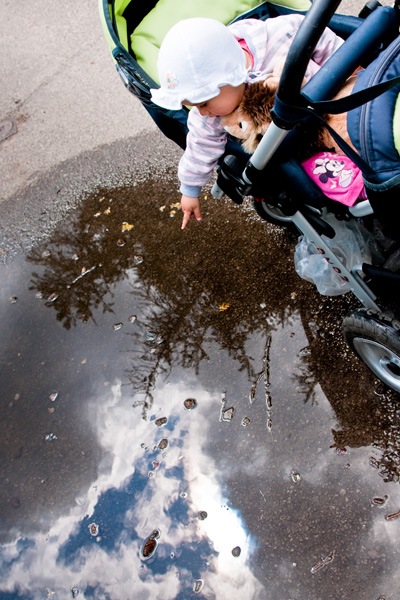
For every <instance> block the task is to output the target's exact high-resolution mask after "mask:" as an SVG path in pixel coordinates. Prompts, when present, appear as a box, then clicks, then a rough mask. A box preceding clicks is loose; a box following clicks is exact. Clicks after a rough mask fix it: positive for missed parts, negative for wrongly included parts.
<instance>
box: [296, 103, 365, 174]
mask: <svg viewBox="0 0 400 600" xmlns="http://www.w3.org/2000/svg"><path fill="white" fill-rule="evenodd" d="M306 110H307V112H308V113H310V114H311V115H312V116H313V117H314V118H316V119H318V120H319V121H321V122H322V124H323V125H324V127H326V129H327V130H328V131H329V133H330V134H331V136H332V137H333V139H334V140H335V142H336V143H337V145H338V146H339V148H341V149H342V150H343V152H344V153H345V154H346V155H347V156H348V157H349V158H350V160H352V161H353V163H354V164H355V165H357V167H358V168H359V169H360V170H361V171H362V173H363V175H365V176H366V177H368V176H373V175H374V171H373V169H371V167H370V166H369V164H368V163H366V162H365V160H364V159H363V158H361V156H360V155H359V154H357V152H356V151H355V150H353V148H352V147H351V146H350V145H349V144H348V143H347V142H346V141H345V140H344V139H343V138H342V137H341V136H340V135H339V134H338V133H337V132H336V131H335V130H334V129H333V128H332V127H331V126H330V125H329V124H328V123H327V122H326V121H324V119H323V118H322V117H321V116H320V115H319V114H318V113H317V112H314V111H313V110H311V109H306Z"/></svg>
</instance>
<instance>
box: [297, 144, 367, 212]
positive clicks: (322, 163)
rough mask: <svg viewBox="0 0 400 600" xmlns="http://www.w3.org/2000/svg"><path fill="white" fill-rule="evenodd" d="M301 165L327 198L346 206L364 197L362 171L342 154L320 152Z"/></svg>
mask: <svg viewBox="0 0 400 600" xmlns="http://www.w3.org/2000/svg"><path fill="white" fill-rule="evenodd" d="M302 167H303V169H304V170H305V172H306V173H307V175H308V176H309V177H311V179H312V180H313V181H314V182H315V183H316V184H317V186H318V187H319V188H321V190H322V191H323V192H324V194H325V196H327V197H328V198H331V199H332V200H336V201H337V202H341V203H342V204H346V206H353V204H355V203H356V202H357V200H358V199H359V198H361V199H363V200H365V199H366V195H365V188H364V182H363V178H362V173H361V171H360V169H359V168H358V167H357V166H356V165H355V164H354V163H353V162H352V161H351V160H350V159H349V158H348V157H347V156H345V155H344V154H334V153H333V152H320V153H318V154H316V155H315V156H313V157H311V158H309V159H308V160H306V161H305V162H304V163H303V164H302Z"/></svg>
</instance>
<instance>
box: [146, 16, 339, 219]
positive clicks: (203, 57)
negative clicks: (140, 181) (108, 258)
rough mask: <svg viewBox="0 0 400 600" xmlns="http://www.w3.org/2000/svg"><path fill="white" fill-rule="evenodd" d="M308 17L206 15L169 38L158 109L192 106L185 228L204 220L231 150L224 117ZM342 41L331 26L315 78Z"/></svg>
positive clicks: (184, 173)
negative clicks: (206, 193) (205, 193)
mask: <svg viewBox="0 0 400 600" xmlns="http://www.w3.org/2000/svg"><path fill="white" fill-rule="evenodd" d="M302 20H303V16H302V15H299V14H290V15H284V16H280V17H275V18H271V19H266V20H265V21H262V20H259V19H243V20H241V21H237V22H235V23H232V24H231V25H228V26H226V25H223V24H222V23H220V22H219V21H216V20H214V19H207V18H200V17H199V18H192V19H185V20H183V21H179V22H178V23H177V24H176V25H174V26H173V27H172V28H171V29H170V30H169V32H168V33H167V35H166V36H165V38H164V40H163V42H162V44H161V48H160V52H159V56H158V61H157V69H158V75H159V80H160V88H159V89H153V90H151V92H152V100H153V102H154V103H155V104H157V105H158V106H161V107H163V108H166V109H170V110H179V109H181V108H182V105H185V106H191V107H192V109H191V110H190V111H189V116H188V121H187V125H188V129H189V133H188V135H187V140H186V144H187V145H186V150H185V152H184V154H183V156H182V158H181V160H180V162H179V168H178V177H179V180H180V184H181V185H180V191H181V193H182V198H181V206H182V211H183V221H182V229H185V227H186V225H187V223H188V222H189V219H190V217H191V216H192V215H194V216H195V218H196V219H197V220H198V221H200V220H201V212H200V202H199V194H200V191H201V188H202V186H203V185H205V184H206V183H207V182H208V181H209V179H210V177H211V175H212V172H213V169H214V167H215V165H216V164H217V162H218V159H219V158H220V157H221V156H222V154H223V153H224V150H225V145H226V139H227V132H226V131H225V130H224V128H223V126H222V125H221V117H224V116H226V115H228V114H230V113H231V112H232V111H234V110H235V108H236V107H237V106H238V105H239V104H240V101H241V99H242V96H243V93H244V90H245V87H246V85H247V84H251V83H252V82H255V81H261V80H265V79H266V78H267V77H269V76H270V75H272V74H273V71H274V67H276V66H277V65H278V64H279V63H282V61H283V60H284V59H285V57H286V55H287V53H288V50H289V47H290V44H291V43H292V41H293V38H294V36H295V35H296V32H297V30H298V28H299V27H300V24H301V22H302ZM342 43H343V40H342V39H341V38H339V37H338V36H336V35H335V34H334V33H333V32H332V31H331V30H330V29H325V31H324V33H323V34H322V36H321V38H320V40H319V42H318V44H317V46H316V48H315V50H314V53H313V56H312V59H311V60H310V62H309V64H308V67H307V71H306V74H305V76H306V78H307V79H309V78H310V77H312V76H313V75H314V74H315V73H316V72H317V71H318V69H319V68H320V67H321V66H322V65H323V64H324V63H325V62H326V61H327V60H328V58H329V57H330V56H331V55H332V54H333V53H334V52H335V51H336V50H337V48H339V46H340V45H341V44H342Z"/></svg>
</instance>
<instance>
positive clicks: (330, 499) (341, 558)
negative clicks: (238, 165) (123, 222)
mask: <svg viewBox="0 0 400 600" xmlns="http://www.w3.org/2000/svg"><path fill="white" fill-rule="evenodd" d="M113 210H114V208H113ZM93 212H94V211H93ZM235 214H236V213H235V212H234V211H232V214H231V215H230V221H231V222H234V219H235ZM132 220H133V219H132ZM252 232H253V233H254V232H257V229H256V226H255V224H253V225H252ZM119 235H120V234H119ZM157 235H159V234H158V233H157ZM260 235H261V239H262V236H263V235H265V232H261V234H260ZM230 237H232V235H230ZM235 242H236V245H237V243H238V242H237V240H235ZM64 243H65V242H64ZM152 243H153V245H155V244H156V240H155V239H154V240H153V241H152ZM213 243H216V241H215V239H214V241H213ZM227 243H228V241H227V240H222V242H221V248H220V249H217V251H216V250H215V249H214V248H213V246H212V245H210V247H209V248H207V249H206V253H210V254H211V255H213V252H215V253H216V255H221V253H222V249H223V248H224V247H225V246H226V244H227ZM254 243H255V244H257V243H260V240H258V239H257V238H255V241H254ZM141 251H143V253H144V255H145V262H144V263H143V265H140V269H138V268H137V267H132V266H131V265H130V264H129V261H128V263H127V264H126V265H124V268H123V269H122V268H121V272H122V273H123V278H122V279H120V280H117V281H111V282H109V281H106V283H107V285H106V286H105V287H104V290H105V289H106V288H107V291H106V292H105V293H104V294H103V295H102V304H99V305H97V306H96V307H95V308H93V309H92V318H90V319H88V320H85V319H83V318H81V317H82V314H81V313H80V312H79V311H78V312H76V313H75V316H76V315H78V318H77V320H76V323H75V325H76V326H73V327H71V328H69V329H67V328H66V327H65V326H64V327H62V325H61V323H65V321H64V322H63V321H62V319H61V322H60V321H58V320H56V319H54V314H55V312H54V311H53V309H52V307H46V306H45V304H44V302H43V300H39V299H37V298H35V290H31V292H30V294H28V295H26V292H25V291H24V292H22V291H21V292H20V291H19V290H20V286H21V281H22V285H23V286H24V288H25V289H26V287H27V286H28V285H29V280H30V269H31V267H29V269H27V267H26V266H24V267H22V271H21V272H18V270H17V269H18V265H20V263H18V262H15V263H14V267H13V268H14V269H15V272H13V271H12V270H11V269H8V270H7V277H5V278H3V282H4V285H3V289H2V291H1V293H0V299H1V302H2V306H3V307H5V309H4V311H3V314H2V317H1V318H0V332H1V334H2V339H3V341H4V344H5V347H6V352H5V353H4V354H3V357H2V363H1V365H2V367H1V368H2V383H3V384H4V385H3V398H4V400H3V402H2V413H1V417H2V422H3V429H2V432H3V433H2V436H1V438H2V441H1V451H2V455H3V457H4V467H3V468H2V472H1V473H0V501H1V502H2V507H3V509H4V510H3V516H2V531H3V543H2V545H1V546H0V560H1V575H0V590H1V591H0V598H4V599H6V598H27V599H31V598H32V599H35V600H36V598H43V597H49V598H67V597H72V595H73V594H72V591H71V588H72V587H73V586H76V588H77V589H79V591H80V597H84V598H96V599H97V598H98V599H103V598H109V599H110V600H120V599H121V598H132V597H134V598H138V599H140V600H141V599H143V600H144V599H147V598H163V599H169V598H170V599H171V600H172V599H178V600H184V599H185V600H186V599H187V598H192V597H196V598H207V599H214V598H217V599H218V600H219V599H222V598H232V599H238V600H239V599H240V600H242V598H246V599H248V600H256V599H257V600H258V599H259V600H264V599H265V600H275V599H276V598H293V599H300V598H301V599H303V598H305V597H307V598H308V599H310V600H317V599H320V598H322V597H323V598H324V599H329V598H335V599H337V598H339V597H341V598H345V597H351V599H352V600H365V598H366V595H365V590H368V594H369V595H370V596H371V598H372V599H375V598H378V597H380V596H382V595H384V594H386V595H387V597H390V596H389V591H388V590H396V589H399V577H398V575H397V562H398V558H399V557H398V550H397V538H398V534H399V527H400V519H399V520H398V521H396V520H392V521H387V520H385V515H387V514H390V513H394V512H396V511H397V510H399V509H400V493H399V491H398V485H397V484H396V483H395V482H392V483H384V481H383V480H382V478H379V477H378V473H377V470H376V469H375V468H373V467H372V466H371V465H370V464H369V460H370V456H374V455H375V456H376V457H377V458H379V457H380V456H381V455H382V452H383V451H384V450H385V447H384V445H383V444H382V443H377V442H376V443H375V447H371V446H369V444H371V443H372V442H375V441H376V440H379V441H381V440H382V439H386V438H383V437H382V435H383V434H382V432H383V431H386V430H388V431H389V430H390V431H391V432H392V434H393V437H392V438H390V439H392V440H393V447H392V448H389V449H390V450H392V451H393V452H395V451H396V448H397V446H396V445H395V442H396V437H395V433H396V431H397V429H396V427H397V426H396V420H395V417H396V412H395V411H393V410H392V413H391V420H390V419H389V420H388V421H387V422H385V421H384V420H383V421H382V422H381V419H380V417H379V418H378V417H376V416H375V406H376V410H377V411H379V410H382V406H384V405H381V404H378V400H377V399H376V397H374V394H373V389H372V390H368V385H369V386H370V385H371V384H370V383H368V382H370V381H371V380H368V376H367V375H365V374H364V373H365V372H363V371H362V375H363V377H365V385H364V386H362V385H360V384H358V383H357V380H356V376H357V375H356V374H357V371H356V370H353V366H352V363H351V360H352V359H348V358H347V357H346V356H341V355H340V353H338V354H334V355H331V356H329V355H328V356H326V352H327V349H328V352H329V351H331V346H329V345H326V344H324V339H325V337H324V336H326V337H328V336H329V334H330V331H331V329H332V326H331V324H329V322H327V320H326V319H324V315H322V319H321V320H322V321H323V323H322V325H326V330H325V331H324V332H323V333H324V336H323V335H322V334H320V330H318V329H317V326H316V325H315V314H317V313H318V311H320V310H322V309H321V308H320V305H319V301H317V302H315V300H314V299H313V298H312V296H311V295H310V296H309V297H308V296H306V299H305V305H306V307H304V306H301V305H300V304H297V303H296V301H295V300H294V298H296V297H298V295H299V294H300V292H301V288H297V287H296V285H299V284H298V283H296V282H297V280H292V279H291V276H290V275H288V282H289V283H286V287H285V286H284V285H283V284H282V286H283V288H282V289H279V290H278V292H277V295H276V297H275V296H273V295H272V292H270V288H269V287H268V286H269V285H270V287H271V288H272V284H268V283H266V289H267V290H268V293H269V296H268V301H269V304H268V302H267V306H265V304H264V303H262V302H261V300H262V298H263V294H264V292H263V291H261V292H260V297H258V296H257V289H258V287H259V283H257V286H255V287H254V288H253V289H252V290H251V294H250V293H249V297H248V298H247V297H246V294H243V296H241V297H240V298H241V300H240V301H241V302H243V306H242V305H240V302H239V299H238V298H235V297H234V293H235V291H236V290H235V283H233V284H232V288H231V289H230V288H228V287H227V286H226V285H225V287H224V288H223V289H221V290H219V289H214V288H213V287H212V286H213V285H214V278H213V277H211V278H210V281H205V279H204V278H205V275H204V276H203V277H202V278H200V277H199V280H200V283H199V285H200V286H203V288H202V289H201V295H200V296H196V302H194V301H192V296H190V294H191V293H192V291H193V289H194V288H195V286H196V282H195V281H194V282H193V284H190V285H188V284H187V280H186V279H185V277H183V279H182V280H181V281H180V280H179V277H178V276H177V275H176V271H174V269H173V265H172V264H171V261H172V259H171V257H170V258H169V261H170V262H169V263H168V264H169V273H168V277H169V278H170V279H171V281H172V291H170V290H166V289H165V288H163V286H164V280H163V277H164V276H165V273H164V272H162V271H161V272H160V273H158V272H157V271H156V269H157V268H158V265H157V264H155V265H154V266H153V267H152V268H149V271H148V272H146V271H144V270H143V269H146V268H147V267H146V264H148V262H149V260H147V259H148V258H149V256H148V253H146V248H145V247H144V248H141ZM165 252H167V248H166V249H165ZM268 252H269V254H268V257H270V256H271V253H272V252H273V248H272V249H271V248H268ZM160 254H161V253H160V252H158V256H160ZM230 254H231V253H230V252H227V256H228V255H230ZM177 260H178V262H179V261H180V258H179V257H178V259H177ZM204 260H205V259H204V257H201V256H200V257H199V258H198V261H199V262H198V264H201V261H204ZM252 261H253V263H256V260H255V258H252ZM271 261H272V259H271ZM225 262H226V261H225ZM87 264H88V265H91V264H94V262H93V261H92V262H90V261H89V259H88V262H87ZM16 265H17V266H16ZM272 265H273V262H271V263H270V266H269V270H270V271H271V277H272V278H274V272H273V271H274V267H273V266H272ZM210 267H211V265H210ZM230 268H232V267H230ZM233 268H235V267H233ZM254 268H255V269H256V267H254ZM40 269H42V270H40ZM221 269H222V266H221V268H220V270H221ZM35 270H36V271H37V273H38V276H39V278H40V277H41V275H42V273H43V267H40V265H35ZM53 271H54V274H55V275H54V280H53V281H52V286H53V287H54V285H55V284H56V282H57V281H60V280H61V279H62V277H63V273H62V272H59V273H58V272H57V269H56V267H55V266H54V267H53ZM77 272H79V269H76V267H75V266H73V268H71V270H70V271H69V272H68V278H66V279H67V280H68V281H72V280H73V277H75V276H76V273H77ZM249 272H250V279H249V281H250V282H251V280H252V279H257V282H259V281H261V276H260V273H261V274H262V273H263V271H262V270H261V271H257V270H256V272H255V274H253V273H252V272H251V271H250V269H249V268H247V273H249ZM220 276H221V279H222V280H223V281H224V274H223V273H220ZM89 277H90V275H88V276H87V279H86V280H85V279H84V278H83V279H82V280H81V281H80V282H79V283H80V284H82V287H77V294H78V293H79V292H80V291H82V290H86V292H85V293H89V292H90V288H89V287H87V288H84V285H89ZM48 279H49V277H47V278H46V280H45V281H44V283H43V282H42V285H44V284H45V283H46V282H47V281H48ZM94 281H95V282H96V280H94ZM97 281H98V288H100V287H101V286H102V285H103V284H102V282H101V281H100V279H99V280H97ZM263 281H264V280H263ZM86 282H88V283H87V284H86ZM49 285H50V284H49ZM95 285H96V283H95ZM240 285H242V282H241V281H240ZM179 286H181V287H179ZM237 287H240V286H239V284H238V286H237ZM299 290H300V291H299ZM183 291H186V293H187V295H188V297H189V301H190V302H188V311H189V312H187V313H180V312H179V310H178V309H180V305H179V306H177V305H176V304H174V302H175V300H176V299H180V298H182V305H183V304H184V302H185V298H184V296H185V294H184V293H183ZM175 292H176V296H174V294H175ZM291 292H293V293H292V294H291ZM14 293H15V294H16V295H19V296H20V297H19V299H18V302H17V303H16V304H13V305H11V304H10V303H9V296H11V295H12V294H14ZM193 298H195V296H193ZM199 298H200V299H199ZM61 300H62V299H61ZM223 300H229V301H230V302H231V303H232V306H231V308H230V309H229V310H228V311H226V312H222V313H219V310H218V306H219V305H220V304H221V302H222V301H223ZM290 303H292V304H290ZM244 305H246V306H244ZM77 306H79V310H80V311H82V310H84V309H83V308H82V306H80V305H79V304H77ZM105 306H108V307H111V310H107V309H105ZM164 306H166V307H167V311H164V312H163V308H164ZM193 306H195V311H194V312H190V310H192V307H193ZM65 307H66V308H65ZM55 308H56V307H55ZM64 308H65V310H64ZM64 308H63V310H64V312H63V313H62V314H63V319H64V318H65V315H66V314H67V309H68V310H71V311H72V310H73V309H75V306H67V304H65V305H64ZM246 309H247V310H248V312H246ZM57 310H58V309H57ZM196 310H198V311H200V313H201V317H202V320H198V321H196V314H195V312H196ZM234 310H237V311H238V312H237V313H236V314H238V315H239V317H237V318H236V317H235V316H233V317H232V315H235V313H234V312H233V311H234ZM60 311H61V309H60ZM164 313H165V314H164ZM58 314H61V312H59V313H58ZM71 314H72V312H71ZM133 314H135V315H137V320H136V321H135V322H129V317H130V316H131V315H133ZM188 315H189V316H188ZM267 317H268V319H267ZM202 321H204V326H203V322H202ZM117 322H122V323H123V327H122V329H121V330H119V331H114V330H113V325H114V324H115V323H117ZM318 322H320V321H318ZM224 323H225V324H226V323H228V326H225V328H224ZM310 323H311V325H310ZM202 326H203V329H202ZM179 327H182V328H181V329H179ZM148 331H152V332H155V333H157V334H158V333H161V334H162V335H163V336H164V337H165V340H166V341H165V344H163V345H161V346H160V347H159V348H160V353H159V354H157V352H154V353H153V351H154V350H157V348H158V347H157V345H156V344H155V343H154V342H152V341H151V340H150V341H149V340H147V341H146V337H145V334H146V332H148ZM310 332H311V333H310ZM174 335H175V338H173V336H174ZM268 335H270V336H271V346H270V350H269V354H268V363H269V364H268V367H269V383H270V386H269V388H268V391H269V392H270V394H271V406H270V407H269V406H267V405H266V389H265V379H264V378H263V377H261V378H258V376H259V374H260V373H262V372H263V370H265V366H266V365H265V362H263V355H264V351H265V347H266V340H267V336H268ZM171 338H173V339H174V344H173V345H171V347H169V346H168V343H169V340H170V339H171ZM187 340H189V342H190V343H189V342H188V341H187ZM308 347H310V348H311V349H313V350H315V351H316V353H314V354H313V355H311V354H308V353H307V352H306V353H302V352H301V351H302V349H304V348H308ZM334 351H335V350H333V352H334ZM315 355H317V356H319V358H320V359H321V360H320V361H319V360H316V359H315ZM193 357H194V358H193ZM196 357H197V358H196ZM198 357H200V358H198ZM324 359H326V361H327V363H326V364H327V365H328V366H326V364H325V363H324ZM333 360H334V362H335V365H336V369H337V371H338V375H337V374H336V375H335V373H333V377H332V373H331V371H330V369H329V363H332V362H333ZM190 361H191V362H190ZM340 361H342V362H340ZM349 363H350V367H351V368H350V369H349V370H348V371H346V368H347V367H346V365H347V364H349ZM321 365H322V366H321ZM185 367H186V368H185ZM354 368H355V367H354ZM352 374H354V375H353V377H354V380H355V386H354V387H353V388H351V387H350V385H347V384H346V385H344V384H343V381H342V380H341V378H343V379H344V380H345V381H347V380H346V378H351V376H352ZM256 381H258V384H257V387H256V391H255V393H254V402H252V403H251V402H250V400H249V396H250V392H251V389H252V386H254V384H255V382H256ZM54 391H57V392H59V396H58V398H57V400H56V401H55V402H54V403H52V402H51V401H50V400H49V398H48V396H49V394H50V393H52V392H54ZM310 391H312V393H310ZM17 393H18V394H19V396H20V397H18V398H17V399H16V398H15V395H16V394H17ZM187 398H195V399H196V400H197V406H196V408H194V409H193V410H186V409H185V407H184V404H183V403H184V400H185V399H187ZM221 399H224V401H225V402H226V404H225V406H226V408H229V407H232V408H234V413H233V418H232V420H231V421H222V420H221V418H220V416H221V407H222V402H221ZM306 400H307V401H306ZM374 403H375V404H374ZM371 405H372V407H373V410H372V409H371V408H370V407H371ZM392 408H393V407H392ZM49 409H54V410H53V411H52V412H49ZM371 410H372V412H371ZM143 417H144V418H143ZM160 417H167V418H168V422H167V423H166V424H165V425H164V426H163V427H157V426H156V424H155V421H156V419H158V418H160ZM244 418H247V419H248V420H249V422H248V425H247V426H246V427H244V426H243V425H242V422H243V419H244ZM269 419H270V422H271V428H270V431H269V430H268V427H267V423H268V420H269ZM4 423H9V426H10V427H11V433H9V429H7V428H6V427H5V425H4ZM360 423H361V425H360ZM357 425H359V427H360V428H361V429H362V431H361V432H359V434H358V435H356V433H357V431H356V427H357ZM366 425H368V426H370V431H369V432H368V435H366V438H365V439H367V441H366V442H363V435H362V434H363V431H364V429H365V427H366ZM332 430H337V432H338V433H337V435H341V436H342V438H343V440H344V442H343V444H342V446H343V447H344V446H345V447H346V449H347V452H346V453H343V454H340V453H339V454H338V453H337V452H336V449H335V447H334V446H335V441H334V438H333V433H332ZM50 431H53V432H54V433H55V434H56V435H57V439H56V440H54V441H52V442H49V443H46V442H44V435H45V434H46V433H48V432H50ZM348 432H350V433H351V443H350V442H346V435H350V434H349V433H348ZM379 436H381V437H379ZM163 438H166V439H168V446H167V447H166V448H164V449H159V448H158V444H159V442H160V440H161V439H163ZM349 439H350V438H349ZM388 439H389V438H388ZM336 445H337V444H336ZM293 474H298V478H297V479H298V480H296V478H293ZM385 494H387V495H388V496H389V498H388V500H387V503H386V504H385V506H377V505H373V503H372V499H373V498H374V497H382V498H383V497H384V495H385ZM11 499H14V506H13V505H12V503H11V504H10V502H11ZM17 502H18V503H19V502H20V504H16V503H17ZM200 511H205V512H206V513H207V516H206V518H205V519H201V518H200V517H199V513H200ZM93 523H95V524H96V525H97V526H98V532H95V535H92V533H91V531H90V528H89V526H90V525H91V524H93ZM5 530H6V531H5ZM155 530H159V531H160V535H159V538H158V539H157V544H158V545H157V549H156V552H155V554H154V555H153V556H152V557H150V558H147V559H144V557H143V556H142V550H143V545H144V542H145V540H146V539H148V537H149V536H150V535H151V534H152V532H154V531H155ZM237 547H239V548H240V555H239V556H234V555H233V554H232V550H233V549H234V548H237ZM333 551H334V552H335V554H334V560H333V561H332V562H331V563H329V564H328V565H327V566H325V567H324V568H323V569H321V570H319V571H318V572H316V573H315V574H312V573H311V568H312V567H313V566H315V565H316V564H317V563H318V561H319V560H320V559H322V558H324V557H327V556H328V555H329V554H330V553H331V552H333ZM198 580H202V582H203V587H202V588H201V590H200V591H199V592H198V593H195V592H194V585H195V582H196V581H198ZM368 597H369V596H368Z"/></svg>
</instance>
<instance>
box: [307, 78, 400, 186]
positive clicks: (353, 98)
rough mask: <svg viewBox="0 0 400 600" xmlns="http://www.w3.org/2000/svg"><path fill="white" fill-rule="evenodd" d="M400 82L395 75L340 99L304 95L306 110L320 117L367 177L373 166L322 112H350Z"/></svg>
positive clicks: (339, 144) (370, 174)
mask: <svg viewBox="0 0 400 600" xmlns="http://www.w3.org/2000/svg"><path fill="white" fill-rule="evenodd" d="M398 83H400V77H394V78H392V79H388V80H387V81H384V82H383V83H378V84H377V85H373V86H371V87H369V88H366V89H365V90H361V91H360V92H355V93H354V94H351V95H350V96H346V97H345V98H339V99H338V100H321V101H317V102H314V101H313V100H311V99H310V98H307V96H306V95H305V94H304V95H303V97H304V98H305V99H306V100H307V101H308V103H309V107H311V108H307V109H306V111H307V112H308V113H309V114H312V115H313V117H314V118H317V119H319V120H320V121H321V122H322V123H323V125H324V127H326V129H327V130H328V131H329V133H330V134H331V136H332V137H333V139H334V140H335V142H336V143H337V144H338V146H339V147H340V148H341V149H342V150H343V152H344V153H345V154H346V155H347V156H348V157H349V158H350V160H352V161H353V163H354V164H355V165H357V167H358V168H359V169H361V171H362V173H363V175H365V176H366V177H368V176H370V177H371V176H373V175H374V171H373V169H371V167H370V166H369V165H368V164H367V163H366V162H365V160H364V159H363V158H361V156H360V155H359V154H357V152H355V151H354V150H353V148H352V147H351V146H350V145H349V144H348V143H347V142H346V141H345V140H344V139H343V138H342V137H341V136H340V135H339V134H338V133H337V132H336V131H335V130H334V129H332V127H331V126H330V125H329V124H328V123H327V122H326V121H324V119H323V118H322V117H321V114H327V113H330V114H333V115H337V114H340V113H344V112H348V111H349V110H354V109H355V108H358V107H359V106H362V105H363V104H366V103H367V102H370V101H371V100H373V99H374V98H377V97H378V96H380V95H381V94H383V93H384V92H386V91H387V90H390V89H391V88H392V87H394V86H395V85H397V84H398Z"/></svg>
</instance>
